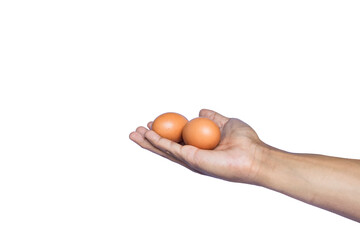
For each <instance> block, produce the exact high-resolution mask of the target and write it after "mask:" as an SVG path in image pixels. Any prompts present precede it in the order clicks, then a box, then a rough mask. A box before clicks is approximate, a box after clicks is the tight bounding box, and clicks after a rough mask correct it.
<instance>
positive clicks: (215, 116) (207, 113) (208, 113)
mask: <svg viewBox="0 0 360 240" xmlns="http://www.w3.org/2000/svg"><path fill="white" fill-rule="evenodd" d="M199 116H200V117H206V118H209V119H210V120H212V121H214V122H215V123H216V124H217V125H218V126H219V127H220V128H222V127H223V126H224V125H225V123H226V122H227V121H229V118H227V117H225V116H223V115H221V114H219V113H217V112H215V111H212V110H209V109H201V110H200V113H199Z"/></svg>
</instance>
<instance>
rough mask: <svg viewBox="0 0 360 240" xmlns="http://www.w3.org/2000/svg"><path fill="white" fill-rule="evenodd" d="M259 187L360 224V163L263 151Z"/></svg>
mask: <svg viewBox="0 0 360 240" xmlns="http://www.w3.org/2000/svg"><path fill="white" fill-rule="evenodd" d="M261 164H262V167H261V168H260V169H259V185H261V186H264V187H266V188H269V189H272V190H275V191H278V192H281V193H283V194H286V195H288V196H291V197H293V198H296V199H299V200H301V201H304V202H306V203H309V204H311V205H314V206H317V207H320V208H323V209H326V210H329V211H332V212H335V213H337V214H340V215H343V216H345V217H347V218H351V219H353V220H355V221H359V222H360V161H359V160H353V159H343V158H335V157H328V156H322V155H310V154H294V153H287V152H284V151H280V150H276V149H273V148H268V147H266V149H264V150H263V159H262V161H261Z"/></svg>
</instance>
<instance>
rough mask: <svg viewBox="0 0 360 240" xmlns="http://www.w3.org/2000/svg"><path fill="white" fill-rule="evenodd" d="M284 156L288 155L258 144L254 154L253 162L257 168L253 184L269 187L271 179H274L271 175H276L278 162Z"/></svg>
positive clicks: (263, 144)
mask: <svg viewBox="0 0 360 240" xmlns="http://www.w3.org/2000/svg"><path fill="white" fill-rule="evenodd" d="M286 154H290V153H287V152H284V151H282V150H279V149H276V148H274V147H271V146H269V145H267V144H265V143H261V144H259V146H258V147H257V150H256V154H255V155H256V156H255V162H256V164H257V165H258V166H257V172H256V174H255V178H254V179H255V181H254V183H255V184H256V185H259V186H263V187H268V188H269V187H271V184H272V179H273V178H274V176H273V175H274V174H276V170H277V169H278V167H277V166H278V165H279V164H281V163H279V161H278V160H279V159H284V157H285V155H286ZM283 155H284V156H283Z"/></svg>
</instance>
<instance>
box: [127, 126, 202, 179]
mask: <svg viewBox="0 0 360 240" xmlns="http://www.w3.org/2000/svg"><path fill="white" fill-rule="evenodd" d="M148 131H149V130H148V129H146V128H145V127H138V128H137V129H136V131H135V132H132V133H130V135H129V138H130V139H131V140H132V141H134V142H135V143H136V144H138V145H139V146H140V147H142V148H144V149H147V150H149V151H151V152H153V153H156V154H158V155H160V156H162V157H165V158H167V159H169V160H171V161H173V162H175V163H178V164H180V165H182V166H184V167H186V168H188V169H190V170H192V171H194V172H197V173H200V172H198V171H196V170H194V169H192V168H190V167H189V165H188V164H187V163H184V162H182V161H181V160H179V159H176V158H175V157H174V156H173V155H172V154H168V153H167V152H169V151H163V150H160V149H159V148H157V147H155V146H154V145H153V144H152V143H150V141H149V140H148V139H146V138H145V134H146V133H147V132H148Z"/></svg>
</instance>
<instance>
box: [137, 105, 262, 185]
mask: <svg viewBox="0 0 360 240" xmlns="http://www.w3.org/2000/svg"><path fill="white" fill-rule="evenodd" d="M199 116H200V117H206V118H209V119H211V120H213V121H214V122H215V123H216V124H217V125H218V126H219V128H220V131H221V141H220V143H219V145H218V146H217V147H216V148H215V149H214V150H202V149H199V148H196V147H194V146H190V145H181V144H178V143H176V142H173V141H170V140H168V139H166V138H162V137H160V136H159V135H158V134H156V133H155V132H154V131H152V130H149V129H151V125H152V122H150V123H149V124H148V128H149V129H147V128H145V127H138V128H137V129H136V131H135V132H132V133H131V134H130V139H131V140H132V141H134V142H136V143H137V144H138V145H140V146H141V147H143V148H145V149H147V150H149V151H152V152H154V153H156V154H158V155H160V156H163V157H165V158H167V159H170V160H172V161H174V162H176V163H179V164H181V165H182V166H185V167H187V168H189V169H190V170H192V171H195V172H198V173H201V174H205V175H209V176H212V177H217V178H221V179H225V180H228V181H235V182H246V183H255V178H256V175H257V172H258V170H259V167H258V166H259V165H260V164H259V162H258V160H257V159H258V158H257V155H258V154H261V152H259V151H258V149H259V148H258V146H259V145H261V144H262V142H261V141H260V139H259V137H258V136H257V134H256V132H255V131H254V130H253V129H252V128H251V127H250V126H249V125H247V124H246V123H244V122H243V121H241V120H239V119H235V118H227V117H224V116H222V115H220V114H218V113H216V112H214V111H212V110H207V109H203V110H201V111H200V113H199Z"/></svg>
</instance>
